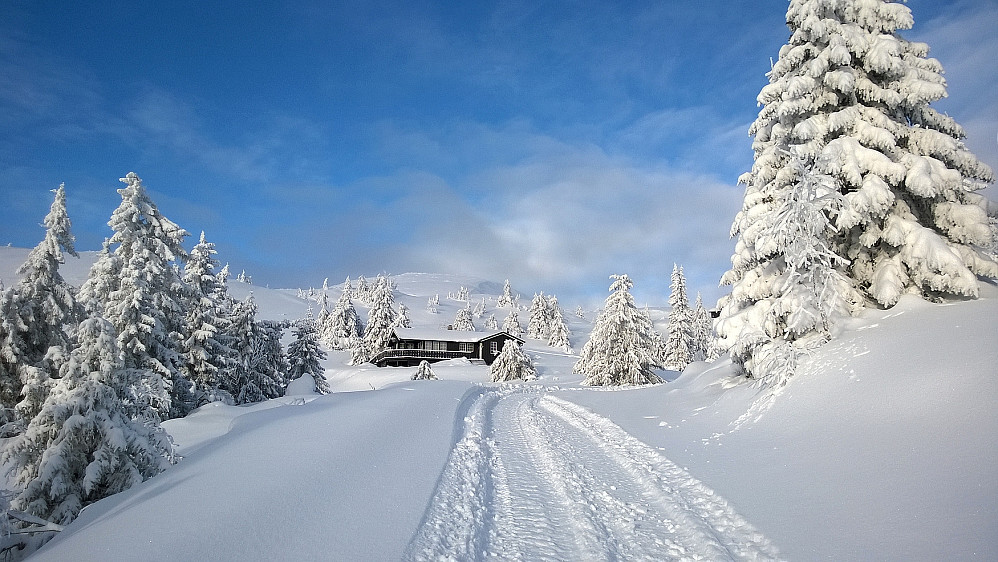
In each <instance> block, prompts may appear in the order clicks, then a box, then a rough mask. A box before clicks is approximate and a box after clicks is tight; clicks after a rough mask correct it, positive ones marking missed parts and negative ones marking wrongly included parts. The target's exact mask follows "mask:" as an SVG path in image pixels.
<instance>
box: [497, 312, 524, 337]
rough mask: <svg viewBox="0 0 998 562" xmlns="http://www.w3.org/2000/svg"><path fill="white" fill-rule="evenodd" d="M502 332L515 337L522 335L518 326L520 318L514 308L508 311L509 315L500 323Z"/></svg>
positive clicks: (521, 329) (521, 330)
mask: <svg viewBox="0 0 998 562" xmlns="http://www.w3.org/2000/svg"><path fill="white" fill-rule="evenodd" d="M502 331H504V332H506V333H507V334H509V335H511V336H516V337H520V336H522V335H523V328H522V327H521V326H520V316H519V314H517V311H516V309H515V308H514V309H512V310H510V311H509V314H507V315H506V318H505V319H504V320H503V321H502Z"/></svg>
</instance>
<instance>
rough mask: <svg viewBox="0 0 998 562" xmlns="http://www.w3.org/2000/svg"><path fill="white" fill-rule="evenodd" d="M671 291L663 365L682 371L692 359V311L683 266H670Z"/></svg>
mask: <svg viewBox="0 0 998 562" xmlns="http://www.w3.org/2000/svg"><path fill="white" fill-rule="evenodd" d="M671 288H672V292H671V293H670V295H669V306H670V307H671V309H670V311H669V326H668V331H669V338H668V339H667V340H666V342H665V366H666V368H668V369H673V370H676V371H682V370H683V369H685V368H686V366H687V365H689V364H690V362H691V361H693V355H694V349H693V347H694V345H693V311H692V310H690V302H689V299H688V298H687V296H686V276H685V275H684V274H683V268H681V267H679V266H678V265H675V264H673V266H672V286H671Z"/></svg>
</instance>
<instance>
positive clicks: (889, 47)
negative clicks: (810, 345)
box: [722, 0, 998, 355]
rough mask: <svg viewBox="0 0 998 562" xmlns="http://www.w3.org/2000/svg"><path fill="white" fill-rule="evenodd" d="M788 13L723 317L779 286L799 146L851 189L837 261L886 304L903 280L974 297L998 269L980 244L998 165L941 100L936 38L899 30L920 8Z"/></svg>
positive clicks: (840, 6) (830, 6)
mask: <svg viewBox="0 0 998 562" xmlns="http://www.w3.org/2000/svg"><path fill="white" fill-rule="evenodd" d="M786 22H787V25H788V27H789V28H790V31H791V36H790V40H789V42H788V43H787V44H786V45H785V46H783V48H781V49H780V55H779V60H778V61H777V62H776V63H775V64H774V65H773V68H772V71H771V72H770V73H769V75H768V76H769V84H768V85H767V86H765V87H764V88H763V89H762V91H761V92H760V93H759V96H758V102H759V104H760V105H761V106H762V109H761V110H760V112H759V115H758V118H757V119H756V121H755V122H754V123H753V125H752V127H751V129H750V134H752V135H754V137H755V141H754V143H753V150H754V152H755V162H754V164H753V166H752V169H751V171H750V172H748V173H746V174H744V175H743V176H742V177H741V178H740V179H739V181H740V182H741V183H743V184H745V186H746V189H745V198H744V203H743V206H742V210H741V211H740V212H739V213H738V215H737V216H736V217H735V221H734V224H733V226H732V234H733V235H737V236H738V242H737V244H736V247H735V254H734V256H733V257H732V268H731V270H730V271H728V272H727V273H726V274H725V275H724V277H723V278H722V282H723V283H725V284H730V285H733V286H739V287H740V289H738V292H739V293H740V294H739V295H734V294H733V295H732V298H729V299H726V300H725V301H724V302H723V303H722V318H730V317H732V316H733V315H734V314H735V313H734V312H733V311H732V307H734V309H736V310H743V309H744V308H745V306H746V305H745V303H746V299H748V300H749V301H757V300H758V299H759V298H764V297H763V296H762V295H763V294H766V293H771V292H772V289H771V288H769V287H767V286H766V284H767V283H770V282H771V281H773V278H774V276H773V275H772V274H770V273H768V272H762V271H761V270H760V267H761V264H763V263H765V262H767V261H769V260H770V259H771V257H772V256H773V255H774V252H775V251H777V250H778V249H777V248H774V241H773V239H772V238H771V233H772V232H773V229H771V228H768V225H769V224H771V223H769V222H768V221H771V220H773V219H774V218H775V217H776V216H777V215H776V214H775V213H774V209H775V208H776V207H778V206H780V205H784V204H785V202H786V200H787V196H786V193H787V192H788V191H792V190H794V186H795V185H799V182H800V177H799V173H798V171H797V170H796V169H795V165H793V163H792V160H793V159H795V158H796V159H798V160H804V161H806V162H808V163H809V164H810V165H811V166H813V171H814V173H815V174H820V175H826V176H828V177H829V178H831V180H832V182H833V183H834V186H835V190H836V191H837V193H839V194H840V195H841V197H842V202H841V205H839V206H838V208H837V209H835V210H834V212H828V211H826V216H827V218H828V219H829V222H830V224H831V226H832V229H833V231H834V237H833V238H832V239H831V240H830V241H829V242H830V250H831V253H832V254H834V255H837V256H841V257H842V258H844V259H845V260H848V262H843V263H842V264H840V267H839V268H838V269H839V270H841V272H842V273H843V274H844V275H845V276H846V277H847V278H848V279H850V280H851V281H852V285H853V286H854V287H855V288H856V289H858V290H860V291H861V292H862V293H863V294H865V295H866V296H868V297H869V298H871V299H873V300H874V301H876V303H878V304H879V305H881V306H885V307H889V306H892V305H894V304H895V303H896V302H897V300H898V299H899V298H900V297H901V295H903V294H905V293H914V294H918V295H921V296H923V297H926V298H930V299H931V298H934V297H936V296H937V295H947V294H949V295H964V296H970V297H976V296H977V294H978V280H977V276H978V275H982V276H986V277H992V278H994V277H998V264H996V263H995V262H994V261H993V260H991V259H989V258H988V257H987V256H985V255H984V254H983V253H982V252H981V251H980V250H979V247H980V246H982V245H983V244H985V243H986V241H987V238H988V232H987V218H986V213H985V199H984V198H983V197H982V196H981V195H979V194H977V193H975V192H976V191H978V190H980V189H982V188H984V187H985V186H986V184H987V183H990V182H991V181H993V179H994V174H993V172H992V170H991V169H990V168H989V167H988V166H986V165H985V164H983V163H982V162H981V161H980V160H979V159H978V158H977V157H976V156H975V155H974V154H973V153H971V152H970V151H969V150H968V149H967V147H966V146H965V145H964V143H963V138H964V136H965V133H964V130H963V128H962V127H961V126H960V125H959V124H957V123H956V121H955V120H953V119H952V118H951V117H949V116H948V115H946V114H944V113H940V112H939V111H937V110H935V109H933V108H932V107H931V104H932V103H933V102H936V101H938V100H940V99H942V98H944V97H946V95H947V93H946V82H945V80H944V79H943V76H942V72H943V69H942V66H941V65H940V64H939V62H938V61H937V60H935V59H932V58H928V50H929V48H928V46H927V45H926V44H924V43H917V42H912V41H908V40H906V39H905V38H903V37H902V36H901V35H900V34H899V31H901V30H905V29H909V28H911V27H912V25H913V23H914V20H913V18H912V15H911V10H910V9H909V8H908V7H907V6H905V5H904V4H902V3H899V2H893V1H887V0H866V1H863V2H828V1H826V0H793V1H791V2H790V6H789V8H788V10H787V16H786ZM761 273H764V274H761ZM735 291H736V289H735V288H734V287H733V289H732V292H733V293H735ZM758 320H759V321H762V319H761V318H760V319H758ZM727 323H728V324H730V321H728V322H727ZM756 328H757V329H759V330H761V331H764V332H765V331H770V332H771V331H772V330H770V329H769V328H766V327H764V326H762V325H758V326H756ZM727 332H728V334H729V337H730V328H728V329H727ZM737 354H738V355H741V353H737Z"/></svg>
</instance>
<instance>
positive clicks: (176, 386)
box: [87, 172, 193, 421]
mask: <svg viewBox="0 0 998 562" xmlns="http://www.w3.org/2000/svg"><path fill="white" fill-rule="evenodd" d="M121 181H122V182H123V183H124V184H125V186H126V187H124V188H123V189H119V190H118V193H119V194H120V195H121V204H120V205H119V206H118V208H117V209H115V211H114V212H113V213H112V214H111V220H110V221H108V225H109V226H110V227H111V229H112V230H113V231H114V234H113V235H112V236H111V239H110V241H109V245H110V246H114V252H113V255H108V259H107V260H105V261H104V262H103V263H98V264H94V267H92V268H91V270H90V274H91V276H94V275H99V276H102V277H103V278H102V279H100V280H94V279H91V280H90V281H88V285H89V286H88V288H87V298H88V300H89V299H91V298H95V299H96V298H99V296H100V295H102V294H104V293H105V292H106V297H104V298H105V301H104V303H103V314H102V316H104V317H105V318H106V319H107V320H108V321H109V322H111V324H112V325H113V326H114V328H115V330H117V332H118V338H117V340H118V346H119V348H120V350H121V353H122V354H123V358H124V368H125V369H131V370H133V371H135V372H136V373H137V374H139V375H140V376H137V377H133V379H132V380H133V382H134V388H133V389H132V395H131V396H129V397H127V398H125V402H126V404H127V405H128V406H129V407H130V408H132V414H133V417H149V418H151V419H153V420H156V421H158V420H162V419H167V418H171V417H181V416H184V415H187V413H188V412H190V410H191V408H192V407H193V396H192V395H191V393H190V383H189V382H188V381H187V379H185V378H184V377H183V375H182V374H181V371H180V365H181V363H182V358H181V354H180V339H181V336H180V334H181V333H182V331H183V326H184V311H183V309H182V303H183V297H182V287H183V283H182V281H181V280H180V274H179V271H178V269H177V268H175V267H174V263H175V262H177V261H183V260H185V259H186V257H187V254H186V252H185V251H184V249H183V246H182V243H183V240H184V237H186V236H187V231H185V230H184V229H182V228H180V227H179V226H177V225H176V224H175V223H174V222H172V221H170V220H169V219H167V218H166V217H164V216H163V215H162V214H161V213H160V212H159V209H158V208H157V207H156V205H155V203H153V202H152V200H151V199H150V198H149V195H148V194H147V193H146V190H145V187H144V186H143V185H142V180H141V179H140V178H139V177H138V176H137V175H135V173H134V172H129V173H128V175H127V176H125V177H124V178H121ZM98 289H99V291H100V292H98ZM98 312H99V311H98Z"/></svg>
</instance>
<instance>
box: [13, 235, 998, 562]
mask: <svg viewBox="0 0 998 562" xmlns="http://www.w3.org/2000/svg"><path fill="white" fill-rule="evenodd" d="M18 255H24V256H26V251H23V250H18V249H0V278H2V279H3V281H4V283H5V284H7V285H8V286H9V284H10V283H11V282H12V280H13V279H14V276H13V274H12V272H13V269H14V268H16V266H17V265H18V264H19V263H20V261H23V258H21V259H20V260H19V259H18V257H17V256H18ZM80 261H81V262H82V261H85V260H80ZM70 262H71V263H69V264H67V267H66V268H65V271H64V274H65V276H66V277H67V279H69V280H70V281H71V282H78V281H79V277H77V275H80V273H78V271H79V272H82V275H85V274H86V267H85V266H81V264H80V263H79V262H76V260H73V259H72V258H70ZM393 279H394V280H395V281H396V283H397V284H398V293H397V297H398V298H399V300H401V301H402V302H404V303H405V304H406V305H408V306H409V308H410V318H411V319H412V321H413V324H414V325H415V326H425V327H439V326H442V325H446V324H448V323H450V322H451V321H453V319H454V315H455V313H456V310H457V309H458V308H463V307H464V306H465V304H466V303H463V302H457V301H452V300H449V299H447V298H446V297H447V294H448V293H451V292H456V291H457V290H458V288H459V287H460V286H465V287H468V288H469V289H471V302H472V306H473V307H474V305H475V304H477V303H478V302H480V301H481V299H482V297H483V296H484V297H485V299H486V308H487V311H486V316H485V317H483V318H481V319H476V324H478V325H479V326H481V324H482V323H483V322H484V319H485V318H486V317H487V316H488V315H489V314H491V313H495V315H496V317H497V318H498V319H499V321H500V322H501V321H502V319H503V318H504V317H505V315H506V313H507V312H508V311H507V310H505V309H499V310H496V309H495V297H496V296H497V295H498V294H499V293H500V292H501V288H502V287H501V284H496V283H490V282H486V281H484V280H475V279H464V278H457V277H450V276H442V275H425V274H405V275H400V276H396V277H394V278H393ZM514 281H515V280H514ZM317 285H321V280H319V281H318V282H317ZM514 289H516V287H515V283H514ZM230 291H231V292H232V293H233V294H234V295H235V296H237V297H242V296H244V295H245V294H248V293H249V292H250V291H252V292H253V294H254V297H255V298H256V300H257V302H258V303H259V305H260V310H261V315H262V316H264V317H266V318H298V317H300V316H303V315H304V314H305V311H306V309H307V307H308V303H306V302H305V301H303V300H302V299H300V298H298V291H297V290H293V291H277V290H270V289H266V288H261V287H255V286H251V285H244V284H241V283H237V282H232V283H230ZM434 294H439V295H440V305H439V307H438V310H439V312H438V313H436V314H434V313H431V312H428V311H426V310H425V306H426V301H427V299H428V298H429V297H431V296H433V295H434ZM982 294H983V298H981V299H980V300H976V301H963V302H952V303H947V304H943V305H937V304H928V303H925V302H923V301H920V300H918V299H904V300H903V301H902V302H901V303H900V304H899V305H898V306H896V307H894V308H892V309H890V310H887V311H868V312H867V313H865V314H864V316H863V317H861V318H857V319H853V320H850V321H849V323H848V325H847V326H846V327H845V329H844V330H843V332H842V333H841V334H840V335H839V336H838V338H837V339H836V340H834V341H833V342H832V343H830V344H828V345H827V346H825V347H824V348H822V349H820V350H818V351H817V352H815V353H814V354H813V355H812V356H810V357H808V358H806V359H805V361H804V365H803V368H802V370H801V373H800V374H799V375H798V376H797V377H796V378H794V379H792V380H791V381H790V383H789V384H788V385H787V386H786V387H785V388H783V389H782V390H781V391H780V392H779V393H775V394H774V393H772V392H769V391H762V390H759V389H756V388H754V387H752V386H750V385H746V384H743V383H742V384H736V382H735V381H733V380H732V379H731V378H730V375H729V373H730V372H729V370H728V366H727V365H726V364H724V363H720V364H715V365H713V366H708V365H704V364H695V365H693V366H691V367H690V368H689V369H687V371H686V372H685V373H683V374H682V375H681V376H680V375H679V374H678V373H669V372H665V373H662V374H663V375H664V376H665V377H666V378H667V379H669V380H671V382H669V383H667V384H662V385H657V386H654V387H646V388H632V389H610V390H607V389H589V388H583V387H580V386H579V380H580V377H579V376H577V375H574V374H572V372H571V371H572V369H571V368H572V364H573V363H574V361H575V357H574V356H573V355H571V354H567V353H564V352H562V351H560V350H555V349H552V348H549V347H547V346H545V345H543V343H541V342H538V341H528V344H527V351H528V353H529V354H530V355H531V356H532V357H533V358H534V361H535V363H536V365H537V367H538V371H539V379H538V380H537V381H536V382H533V383H528V384H523V385H515V384H514V385H493V384H490V383H487V382H486V381H487V379H488V369H487V367H483V366H480V365H474V364H470V363H468V362H464V361H450V362H446V363H438V364H435V365H434V366H433V370H434V372H435V373H436V375H437V376H438V377H439V379H441V380H437V381H410V380H409V377H410V376H411V374H412V373H413V372H414V369H412V368H385V369H377V368H375V367H370V366H368V367H350V366H347V365H346V362H347V359H348V357H347V355H346V354H345V353H343V352H332V353H330V354H329V358H328V360H327V362H326V367H327V377H328V379H329V380H330V385H331V387H332V388H333V390H334V393H333V394H331V395H328V396H321V397H320V396H316V395H314V394H311V393H309V392H308V389H307V388H305V389H303V388H302V384H301V383H298V384H295V385H294V388H293V389H292V392H291V393H289V396H286V397H284V398H281V399H277V400H272V401H269V402H266V403H262V404H257V405H253V406H248V407H228V406H221V405H211V406H207V407H204V408H201V409H200V410H198V411H196V412H195V413H193V414H191V415H190V416H188V417H187V418H185V419H181V420H173V421H170V422H167V423H166V424H165V426H166V427H167V429H168V431H169V432H170V433H171V435H172V436H173V437H174V439H175V440H176V443H177V446H178V448H179V450H180V452H181V454H182V455H183V456H184V459H183V460H182V461H181V462H180V463H179V464H177V465H176V466H174V467H172V468H171V469H170V470H168V471H167V472H165V473H163V474H161V475H159V476H157V477H155V478H153V479H151V480H149V481H147V482H145V483H144V484H142V485H139V486H137V487H135V488H133V489H131V490H129V491H127V492H125V493H123V494H119V495H117V496H113V497H111V498H108V499H106V500H103V501H101V502H98V503H97V504H94V505H92V506H90V507H88V508H86V509H85V510H84V511H83V512H82V514H81V515H80V517H79V518H78V519H77V520H76V521H75V522H74V523H72V524H71V525H69V526H68V527H67V529H66V530H65V531H64V532H62V533H61V534H60V535H59V536H58V537H56V538H55V539H54V540H53V541H52V542H50V543H49V544H48V545H47V546H46V547H45V548H43V549H42V550H41V551H39V552H38V553H37V554H36V555H35V558H37V559H39V560H66V559H74V560H190V559H219V560H246V559H249V560H263V559H307V560H398V559H410V560H424V559H427V560H438V559H442V558H447V557H450V558H451V559H454V560H467V559H484V558H490V557H492V555H495V556H496V557H498V558H499V559H521V560H538V559H548V560H561V559H571V560H601V559H646V560H666V559H695V558H697V557H700V558H701V559H710V560H715V559H727V558H730V559H770V558H777V557H779V558H786V559H791V560H884V559H887V560H961V559H981V560H994V559H998V445H996V441H995V439H994V436H995V435H996V434H998V408H995V403H996V399H998V377H996V375H998V367H996V366H998V289H996V288H995V287H994V286H991V285H986V286H984V287H983V291H982ZM338 295H339V292H338V289H331V290H330V297H331V299H330V300H331V301H334V300H335V298H336V297H337V296H338ZM530 296H531V295H526V294H523V295H522V297H521V304H522V305H523V306H526V305H528V304H529V300H530ZM357 304H358V309H359V311H360V312H361V313H362V315H363V313H364V312H365V309H364V308H363V307H361V306H359V303H357ZM562 306H563V308H565V309H566V315H565V317H566V320H568V321H569V327H570V329H571V330H572V332H573V336H572V344H573V346H574V347H575V349H576V350H578V349H580V348H581V346H582V344H583V343H584V342H585V340H586V338H587V335H588V330H589V329H590V328H591V324H590V321H591V319H592V317H593V316H594V313H593V312H592V311H588V312H587V316H588V318H589V320H583V319H580V318H578V317H576V316H575V315H574V313H573V312H572V311H573V310H574V303H564V302H563V303H562ZM652 312H653V314H659V315H660V314H661V311H656V310H653V311H652ZM658 318H664V317H663V316H659V317H658ZM520 320H521V323H525V322H526V314H525V311H521V312H520ZM659 327H660V328H661V327H662V325H661V324H660V325H659Z"/></svg>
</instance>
